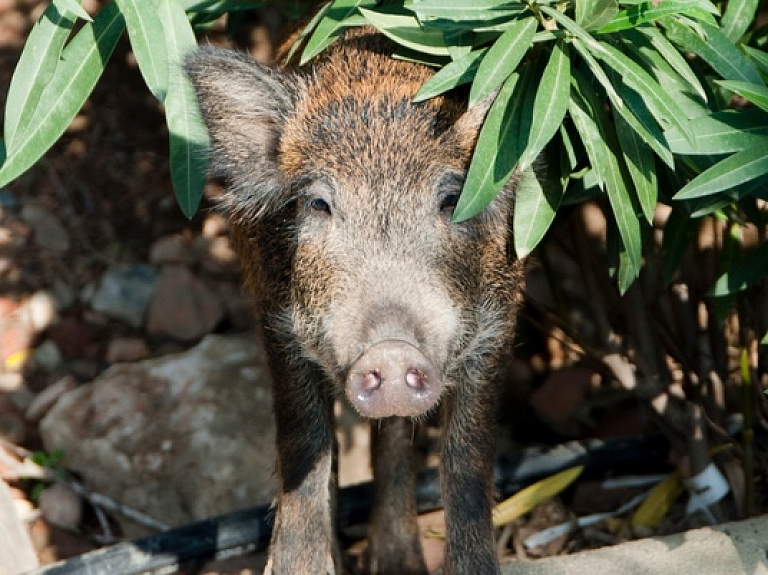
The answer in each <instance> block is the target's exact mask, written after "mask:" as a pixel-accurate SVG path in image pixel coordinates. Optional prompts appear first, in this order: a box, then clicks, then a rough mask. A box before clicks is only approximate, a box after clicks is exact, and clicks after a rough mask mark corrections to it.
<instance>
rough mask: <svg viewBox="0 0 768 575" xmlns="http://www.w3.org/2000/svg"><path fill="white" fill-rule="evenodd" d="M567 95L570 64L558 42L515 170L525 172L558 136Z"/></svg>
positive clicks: (563, 41) (564, 48)
mask: <svg viewBox="0 0 768 575" xmlns="http://www.w3.org/2000/svg"><path fill="white" fill-rule="evenodd" d="M570 91H571V60H570V58H569V55H568V48H567V44H566V43H565V40H560V41H558V42H557V43H556V44H555V45H554V46H553V48H552V54H551V55H550V57H549V62H547V67H546V68H545V69H544V74H543V75H542V77H541V82H539V87H538V89H537V90H536V99H535V100H534V103H533V111H532V114H531V115H532V121H531V131H530V134H529V136H528V144H527V146H526V148H525V151H524V152H523V153H522V155H521V156H520V159H519V160H518V166H517V169H518V170H520V171H524V170H526V169H528V167H529V166H530V165H531V164H532V163H533V162H534V160H536V157H537V156H538V155H539V153H540V152H541V150H543V149H544V146H546V145H547V143H548V142H549V141H550V140H551V139H552V137H553V136H554V135H555V134H556V133H557V130H558V129H559V128H560V125H561V124H562V123H563V118H565V113H566V111H567V110H568V100H569V95H570Z"/></svg>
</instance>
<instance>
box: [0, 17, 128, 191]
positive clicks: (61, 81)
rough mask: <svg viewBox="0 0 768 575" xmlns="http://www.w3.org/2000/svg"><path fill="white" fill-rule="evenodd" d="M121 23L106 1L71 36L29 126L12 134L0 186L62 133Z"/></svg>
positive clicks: (97, 74) (103, 62)
mask: <svg viewBox="0 0 768 575" xmlns="http://www.w3.org/2000/svg"><path fill="white" fill-rule="evenodd" d="M124 28H125V22H124V20H123V15H122V14H121V13H120V10H119V9H118V7H117V5H116V4H107V5H106V6H104V8H102V9H101V11H100V12H99V13H98V14H97V15H96V17H95V18H94V19H93V22H88V23H86V24H85V25H84V26H83V28H82V29H81V30H80V31H79V32H78V33H77V35H76V36H75V37H74V38H73V39H72V40H71V41H70V43H69V44H68V45H67V47H66V48H65V49H64V51H63V52H62V55H61V60H60V61H59V64H58V66H57V67H56V72H55V73H54V76H53V78H52V79H51V81H50V82H49V83H48V85H47V86H46V88H45V89H44V91H43V93H42V94H41V95H40V100H39V102H38V105H37V108H36V111H35V114H34V116H33V117H32V119H31V120H30V121H29V124H28V128H27V129H26V130H25V131H24V134H23V135H19V136H18V137H17V138H16V140H15V141H16V145H15V146H14V149H13V150H8V157H7V158H6V160H5V162H4V163H3V165H2V167H1V168H0V186H4V185H5V184H7V183H8V182H10V181H11V180H13V179H15V178H17V177H18V176H19V175H21V174H22V173H24V172H25V171H26V170H27V169H29V168H30V167H31V166H32V165H33V164H34V163H35V162H36V161H37V160H39V159H40V158H41V157H42V155H43V154H44V153H45V152H46V151H47V150H48V149H49V148H50V147H51V146H52V145H53V144H54V142H56V140H58V139H59V137H60V136H61V135H62V134H63V133H64V130H66V129H67V126H69V123H70V122H71V121H72V119H73V118H74V117H75V114H77V112H78V111H79V110H80V108H82V106H83V103H84V102H85V100H86V98H87V97H88V95H89V94H90V93H91V91H92V90H93V87H94V86H95V85H96V82H97V81H98V79H99V77H100V76H101V72H102V71H103V70H104V66H105V65H106V63H107V60H108V59H109V57H110V55H111V54H112V51H113V50H114V48H115V45H116V44H117V40H118V38H120V35H121V34H122V33H123V30H124ZM19 134H21V133H20V132H19Z"/></svg>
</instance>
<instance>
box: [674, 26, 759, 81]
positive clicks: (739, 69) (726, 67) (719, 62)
mask: <svg viewBox="0 0 768 575" xmlns="http://www.w3.org/2000/svg"><path fill="white" fill-rule="evenodd" d="M662 25H663V26H664V27H665V28H666V29H667V38H669V39H670V40H671V41H672V42H674V43H675V44H677V45H678V46H679V47H680V48H681V49H682V50H684V51H689V52H693V53H694V54H697V55H698V56H700V57H701V59H702V60H704V61H705V62H706V63H707V64H709V65H710V66H711V67H712V69H713V70H715V72H717V73H718V74H720V76H721V77H722V78H723V79H725V80H737V81H741V82H750V83H752V84H762V83H763V79H762V77H761V76H760V72H758V70H757V68H756V67H755V65H754V64H752V62H751V61H750V60H749V58H747V57H746V56H745V55H744V53H743V52H741V51H740V50H739V49H738V48H737V47H736V46H735V45H734V44H732V43H731V42H730V41H729V40H728V38H726V37H725V35H724V34H723V33H722V32H720V30H718V29H717V28H715V27H714V26H709V25H707V24H698V25H697V26H696V30H698V31H699V33H696V32H695V31H693V30H691V29H690V28H687V27H685V26H684V25H683V24H681V23H680V22H678V21H677V20H675V19H674V18H665V19H664V20H662ZM700 34H701V35H700Z"/></svg>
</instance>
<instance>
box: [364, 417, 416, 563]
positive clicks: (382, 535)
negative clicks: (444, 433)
mask: <svg viewBox="0 0 768 575" xmlns="http://www.w3.org/2000/svg"><path fill="white" fill-rule="evenodd" d="M414 425H415V424H414V423H413V422H411V421H410V420H408V419H404V418H401V417H389V418H386V419H379V420H375V421H373V422H372V423H371V442H372V460H373V461H372V462H373V477H374V480H373V493H374V495H373V509H372V511H371V524H370V531H369V534H368V544H369V546H370V571H371V574H372V575H426V574H427V568H426V566H425V565H424V558H423V557H422V553H421V541H420V538H419V527H418V525H417V523H416V492H415V483H416V481H415V475H414V461H413V460H414V453H413V445H412V444H413V433H414Z"/></svg>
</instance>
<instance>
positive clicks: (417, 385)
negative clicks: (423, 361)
mask: <svg viewBox="0 0 768 575" xmlns="http://www.w3.org/2000/svg"><path fill="white" fill-rule="evenodd" d="M405 383H406V384H407V385H408V387H410V388H411V389H414V390H416V391H421V390H423V389H424V388H425V387H426V386H427V374H426V373H424V372H423V371H421V370H420V369H416V368H411V369H409V370H408V372H407V373H406V374H405Z"/></svg>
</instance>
